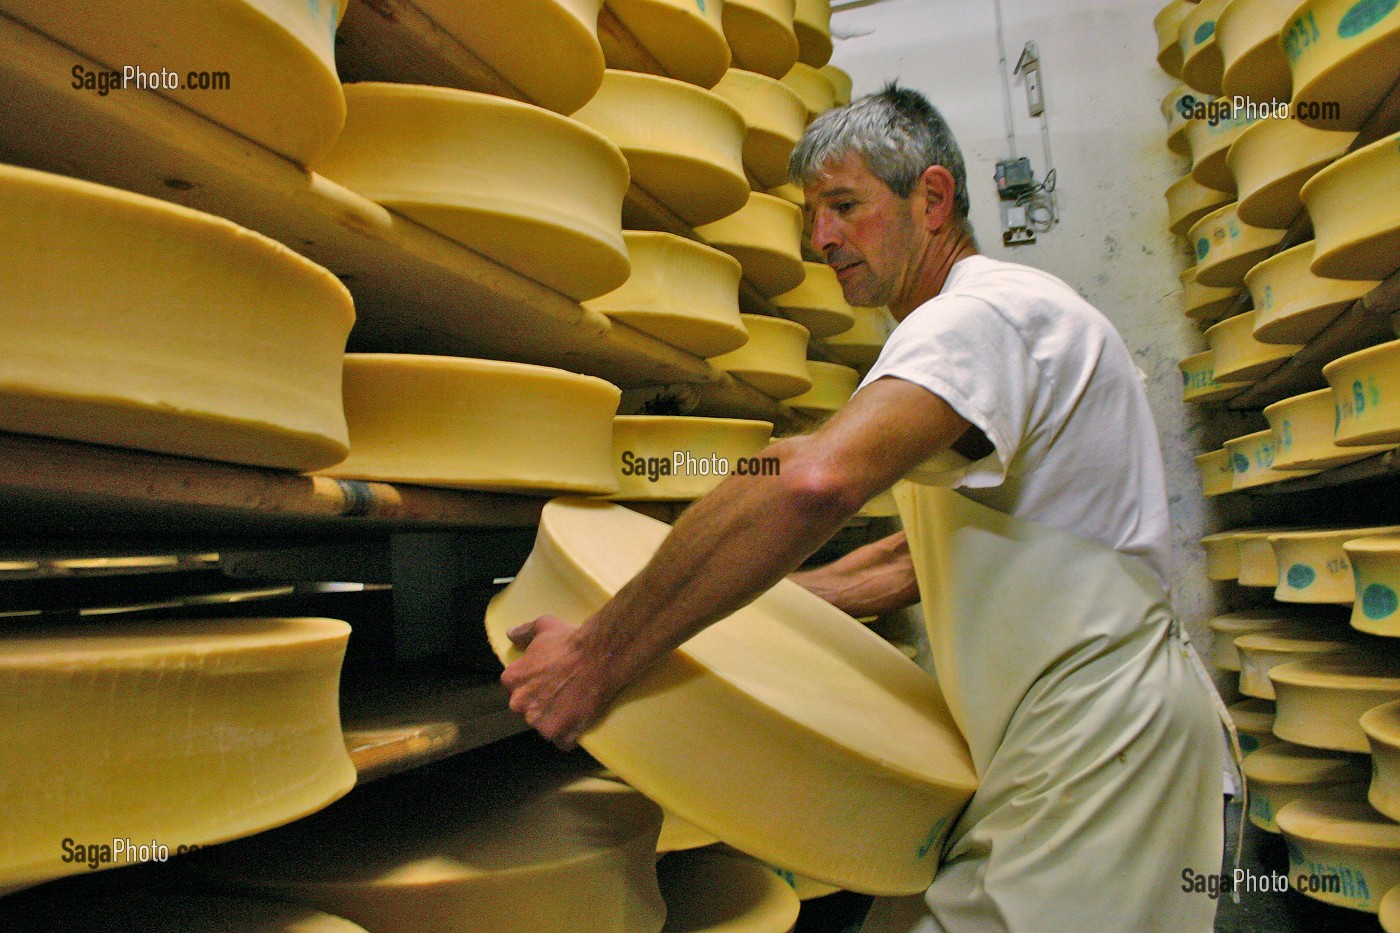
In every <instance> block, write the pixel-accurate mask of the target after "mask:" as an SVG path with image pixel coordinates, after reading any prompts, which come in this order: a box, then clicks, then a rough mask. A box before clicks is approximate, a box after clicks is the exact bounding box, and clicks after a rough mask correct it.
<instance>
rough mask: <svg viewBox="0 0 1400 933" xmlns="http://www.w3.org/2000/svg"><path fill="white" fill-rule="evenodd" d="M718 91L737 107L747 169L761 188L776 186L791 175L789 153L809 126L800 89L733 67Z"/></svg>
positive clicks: (716, 86)
mask: <svg viewBox="0 0 1400 933" xmlns="http://www.w3.org/2000/svg"><path fill="white" fill-rule="evenodd" d="M715 93H716V94H718V95H719V96H720V97H723V98H724V99H725V100H727V101H729V102H730V103H731V104H733V105H734V106H735V107H736V108H738V110H739V113H740V115H742V116H743V118H744V122H745V123H746V124H747V125H748V131H747V132H746V133H745V135H744V168H746V169H748V172H749V174H750V175H752V176H753V179H754V181H756V182H757V183H758V187H760V188H774V187H777V186H779V185H782V184H785V183H786V182H787V178H788V171H787V169H788V156H790V155H792V150H793V147H795V146H796V145H797V141H798V140H799V139H801V138H802V131H803V130H804V129H805V128H806V126H807V109H806V107H805V106H803V104H802V98H800V97H798V96H797V92H796V91H794V90H793V89H792V88H790V87H788V86H787V85H786V84H784V83H783V82H781V81H779V80H778V79H777V78H770V77H768V76H767V75H761V74H758V73H756V72H753V71H742V70H740V69H738V68H731V69H729V70H728V71H726V72H725V73H724V77H723V78H722V79H721V80H720V82H719V83H718V84H716V85H715Z"/></svg>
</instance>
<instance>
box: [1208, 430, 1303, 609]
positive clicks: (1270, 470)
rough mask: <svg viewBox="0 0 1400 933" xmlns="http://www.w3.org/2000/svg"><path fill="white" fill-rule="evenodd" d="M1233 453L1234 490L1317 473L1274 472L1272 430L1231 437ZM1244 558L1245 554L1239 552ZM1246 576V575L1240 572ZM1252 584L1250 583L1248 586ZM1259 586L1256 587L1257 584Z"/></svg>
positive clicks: (1229, 448) (1228, 442)
mask: <svg viewBox="0 0 1400 933" xmlns="http://www.w3.org/2000/svg"><path fill="white" fill-rule="evenodd" d="M1225 449H1226V450H1227V451H1229V454H1230V466H1231V468H1232V469H1233V470H1234V471H1235V472H1234V476H1233V477H1232V478H1231V480H1230V488H1231V489H1233V490H1240V489H1252V488H1253V487H1255V486H1264V485H1267V484H1269V483H1278V482H1282V481H1283V480H1286V479H1291V478H1293V477H1295V476H1308V475H1310V474H1311V473H1316V472H1317V471H1316V470H1310V471H1307V470H1293V471H1289V472H1286V471H1283V470H1276V469H1274V456H1275V454H1276V452H1277V448H1276V447H1275V443H1274V432H1273V431H1255V432H1253V433H1252V434H1246V435H1244V436H1243V437H1236V438H1231V439H1230V440H1228V441H1226V442H1225ZM1240 554H1241V556H1242V557H1243V554H1244V551H1243V550H1242V551H1241V552H1240ZM1241 577H1243V573H1241ZM1245 585H1249V584H1245ZM1256 585H1257V584H1256Z"/></svg>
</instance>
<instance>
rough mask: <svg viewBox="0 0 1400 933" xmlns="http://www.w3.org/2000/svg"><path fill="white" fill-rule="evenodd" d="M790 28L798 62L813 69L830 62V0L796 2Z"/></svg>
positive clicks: (799, 0)
mask: <svg viewBox="0 0 1400 933" xmlns="http://www.w3.org/2000/svg"><path fill="white" fill-rule="evenodd" d="M792 28H793V31H794V32H795V33H796V34H797V60H798V61H800V62H802V63H803V64H805V65H811V66H812V67H813V68H821V67H822V66H823V65H825V64H826V63H827V62H829V61H831V0H797V5H796V7H795V8H794V10H793V17H792Z"/></svg>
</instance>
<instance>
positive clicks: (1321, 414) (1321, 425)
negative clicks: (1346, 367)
mask: <svg viewBox="0 0 1400 933" xmlns="http://www.w3.org/2000/svg"><path fill="white" fill-rule="evenodd" d="M1264 417H1265V418H1267V419H1268V421H1269V428H1270V429H1271V430H1272V431H1273V432H1274V443H1275V447H1274V469H1276V470H1308V469H1326V468H1328V467H1334V466H1340V465H1342V464H1344V463H1351V462H1353V461H1355V460H1361V459H1364V458H1366V457H1372V456H1375V455H1376V454H1379V453H1383V452H1384V451H1387V450H1390V449H1391V448H1393V447H1394V446H1395V445H1393V444H1381V445H1374V446H1370V447H1338V446H1337V445H1336V444H1335V443H1333V440H1332V431H1333V425H1334V422H1335V421H1336V417H1337V415H1336V405H1335V404H1334V403H1333V401H1332V390H1331V389H1318V390H1317V391H1316V392H1308V393H1305V394H1303V395H1295V396H1294V397H1293V398H1286V399H1284V400H1283V401H1281V402H1275V403H1274V404H1272V405H1269V406H1268V407H1266V408H1265V409H1264Z"/></svg>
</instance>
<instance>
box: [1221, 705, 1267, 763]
mask: <svg viewBox="0 0 1400 933" xmlns="http://www.w3.org/2000/svg"><path fill="white" fill-rule="evenodd" d="M1229 713H1230V721H1231V722H1232V723H1234V725H1235V731H1236V732H1237V733H1238V734H1239V737H1240V748H1241V750H1243V751H1244V753H1245V754H1246V755H1247V754H1249V753H1250V752H1252V751H1255V750H1256V749H1259V748H1262V747H1263V746H1265V745H1271V744H1273V743H1274V742H1277V741H1278V737H1277V736H1275V735H1274V704H1272V703H1270V702H1269V701H1268V700H1257V699H1253V698H1250V699H1248V700H1241V701H1240V702H1238V703H1234V704H1231V706H1230V707H1229Z"/></svg>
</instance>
